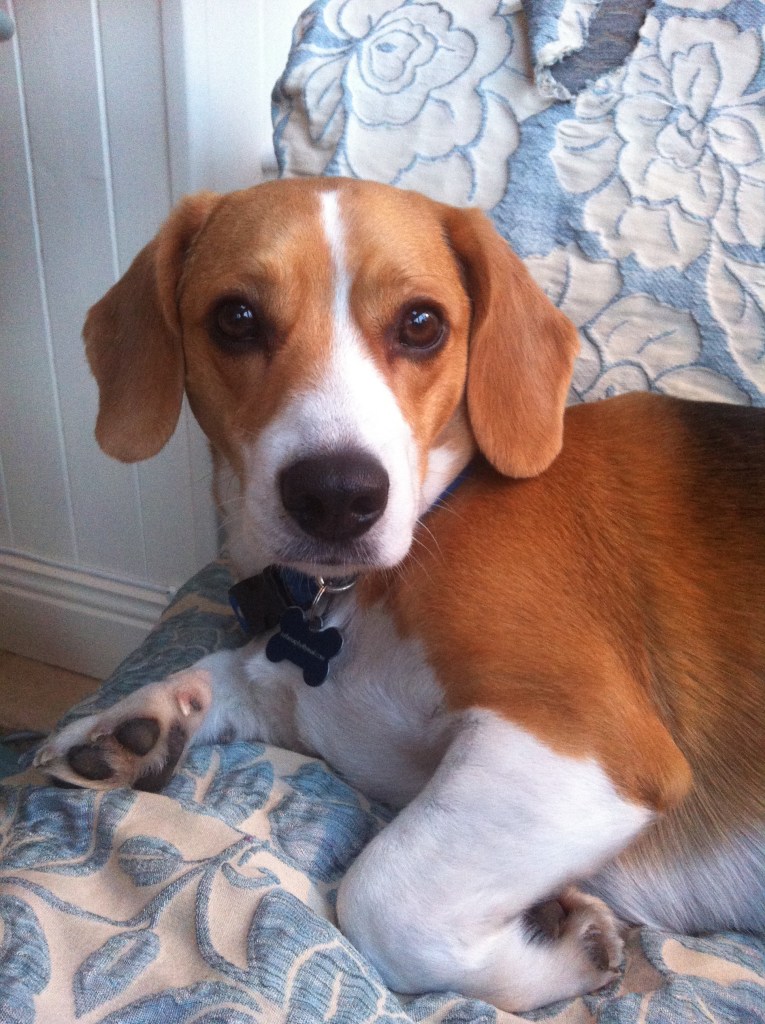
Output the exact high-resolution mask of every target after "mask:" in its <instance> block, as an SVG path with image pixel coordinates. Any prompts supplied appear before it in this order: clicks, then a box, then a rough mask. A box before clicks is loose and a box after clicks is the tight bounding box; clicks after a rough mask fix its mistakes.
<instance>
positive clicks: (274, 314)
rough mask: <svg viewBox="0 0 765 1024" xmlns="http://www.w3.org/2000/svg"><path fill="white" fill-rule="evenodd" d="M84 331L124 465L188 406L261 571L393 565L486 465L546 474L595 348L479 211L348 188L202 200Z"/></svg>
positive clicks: (112, 446) (342, 184)
mask: <svg viewBox="0 0 765 1024" xmlns="http://www.w3.org/2000/svg"><path fill="white" fill-rule="evenodd" d="M84 334H85V341H86V349H87V354H88V359H89V361H90V365H91V368H92V370H93V373H94V374H95V377H96V379H97V381H98V385H99V389H100V407H99V414H98V422H97V427H96V436H97V438H98V441H99V443H100V445H101V447H102V448H103V449H104V451H106V452H107V453H108V454H110V455H113V456H115V457H116V458H118V459H122V460H123V461H128V462H130V461H135V460H138V459H144V458H148V457H149V456H151V455H153V454H155V453H156V452H157V451H159V450H160V448H162V446H163V445H164V444H165V443H166V442H167V440H168V439H169V437H170V435H171V434H172V432H173V430H174V428H175V425H176V422H177V419H178V415H179V412H180V408H181V402H182V398H183V393H184V389H185V391H186V394H187V395H188V399H189V402H190V404H191V407H192V409H193V411H194V414H195V416H196V417H197V419H198V420H199V423H200V424H201V426H202V429H203V430H204V431H205V433H206V434H207V436H208V437H209V439H210V442H211V444H212V447H213V451H214V453H215V457H216V466H217V472H218V486H217V491H218V497H219V500H220V502H221V505H222V506H223V512H224V515H225V516H226V518H227V519H228V521H229V544H230V547H231V550H232V554H233V556H234V558H235V561H236V562H237V565H238V568H239V570H240V571H241V572H242V573H245V574H249V573H253V572H256V571H259V570H260V569H262V568H263V567H264V566H265V565H267V564H270V563H277V564H281V565H289V566H292V567H294V568H297V569H301V570H303V571H306V572H310V573H312V574H325V575H328V576H339V575H344V574H347V573H350V572H354V571H360V570H363V569H365V568H374V567H389V566H393V565H395V564H396V563H397V562H399V561H400V560H401V559H402V558H403V557H404V555H405V554H406V553H407V551H408V549H409V546H410V544H411V541H412V536H413V531H414V527H415V524H416V521H417V519H418V517H419V516H420V515H421V514H422V513H423V512H424V510H425V509H426V508H428V507H429V505H430V504H431V503H432V502H433V501H435V500H436V499H437V497H438V495H439V494H440V493H441V491H442V490H443V488H444V487H445V486H447V485H448V483H449V482H450V480H451V479H452V478H453V477H454V476H455V475H456V474H457V473H458V472H459V470H460V469H461V468H462V467H463V466H464V465H465V463H466V462H467V461H468V460H469V459H470V457H471V456H472V454H473V453H474V451H475V449H476V448H478V449H480V451H481V452H482V453H483V454H484V455H485V456H486V458H487V459H488V460H489V461H490V462H491V463H492V464H493V465H494V466H495V467H496V469H497V470H498V471H499V472H500V473H503V474H506V475H509V476H516V477H526V476H533V475H536V474H538V473H540V472H542V471H543V470H544V469H545V468H546V467H547V466H548V465H549V464H550V462H552V460H553V459H554V458H555V456H556V455H557V453H558V451H559V450H560V447H561V443H562V429H563V410H564V405H565V399H566V395H567V392H568V386H569V381H570V376H571V371H572V365H573V360H574V357H575V355H576V352H577V349H578V341H577V337H576V331H575V330H574V328H573V325H572V324H571V323H570V322H569V321H568V320H567V319H566V318H565V317H564V316H563V315H562V314H561V313H560V312H558V311H557V310H556V309H555V308H554V307H553V306H552V305H551V304H550V303H549V302H548V300H547V299H546V298H545V296H544V295H543V293H542V292H541V291H540V289H539V288H537V286H536V285H535V284H534V283H533V281H532V280H531V278H530V277H529V275H528V273H527V271H526V270H525V269H524V267H523V264H522V263H521V262H520V260H519V259H518V258H517V257H516V256H514V255H513V253H512V252H511V251H510V250H509V249H508V247H507V245H506V244H505V242H504V241H503V240H502V239H501V238H500V237H499V236H498V235H497V234H496V232H495V231H494V229H493V227H492V226H491V224H490V222H489V221H488V219H487V218H486V217H485V216H484V215H483V214H482V213H480V212H479V211H477V210H458V209H454V208H452V207H448V206H444V205H442V204H440V203H436V202H433V201H431V200H429V199H426V198H425V197H423V196H421V195H418V194H416V193H412V192H404V191H400V190H397V189H394V188H391V187H388V186H384V185H377V184H374V183H371V182H358V181H350V180H345V179H317V180H290V181H282V182H274V183H269V184H265V185H260V186H257V187H255V188H252V189H248V190H246V191H242V192H236V193H232V194H231V195H227V196H218V195H214V194H212V193H202V194H200V195H197V196H192V197H189V198H188V199H186V200H184V201H183V202H182V203H181V204H180V205H179V206H178V207H177V208H176V209H175V211H174V212H173V213H172V215H171V216H170V218H169V220H168V221H167V223H166V224H165V225H164V227H163V228H162V229H161V230H160V232H159V234H158V235H157V237H156V238H155V239H154V240H153V241H152V242H150V243H149V245H147V246H146V248H145V249H143V250H142V252H141V253H139V255H138V256H137V257H136V259H135V261H134V262H133V264H132V266H131V267H130V268H129V270H128V271H127V273H126V274H125V275H124V277H123V278H122V279H121V280H120V281H118V282H117V284H116V285H114V287H113V288H112V289H111V290H110V291H109V292H108V293H107V294H106V295H105V296H104V298H103V299H101V301H100V302H98V303H97V304H96V305H95V306H94V307H93V308H92V309H91V310H90V313H89V314H88V318H87V322H86V324H85V331H84Z"/></svg>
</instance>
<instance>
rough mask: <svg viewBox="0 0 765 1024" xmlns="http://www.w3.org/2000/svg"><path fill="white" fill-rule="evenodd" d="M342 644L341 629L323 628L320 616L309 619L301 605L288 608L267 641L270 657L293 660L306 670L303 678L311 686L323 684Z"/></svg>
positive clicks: (274, 659) (268, 655)
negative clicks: (310, 620) (311, 620)
mask: <svg viewBox="0 0 765 1024" xmlns="http://www.w3.org/2000/svg"><path fill="white" fill-rule="evenodd" d="M342 646H343V638H342V635H341V633H340V630H339V629H335V627H334V626H328V627H327V629H322V628H321V619H318V620H314V621H313V622H309V620H308V618H307V616H306V615H305V614H304V612H302V611H301V610H300V608H294V607H293V608H288V609H287V611H286V612H285V613H284V615H282V618H281V622H280V623H279V632H278V633H274V635H273V636H272V637H271V639H270V640H269V641H268V643H267V644H266V657H267V658H268V660H269V661H274V662H278V661H285V660H287V661H291V662H292V664H293V665H297V667H298V668H301V669H302V670H303V679H304V680H305V681H306V683H308V685H309V686H321V684H322V683H323V682H324V680H325V679H326V678H327V674H328V672H329V662H330V659H331V658H334V656H335V655H336V654H337V653H338V652H339V650H340V648H341V647H342Z"/></svg>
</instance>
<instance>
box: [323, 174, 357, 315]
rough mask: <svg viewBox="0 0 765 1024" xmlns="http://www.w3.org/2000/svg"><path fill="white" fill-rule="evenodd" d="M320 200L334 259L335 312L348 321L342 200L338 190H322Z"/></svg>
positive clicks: (347, 285)
mask: <svg viewBox="0 0 765 1024" xmlns="http://www.w3.org/2000/svg"><path fill="white" fill-rule="evenodd" d="M320 202H321V223H322V227H323V228H324V235H325V237H326V239H327V242H328V243H329V253H330V257H331V259H332V270H333V284H334V303H333V312H334V315H335V320H336V321H338V320H346V321H347V320H349V319H350V310H349V306H348V299H349V296H350V280H349V277H348V270H347V267H346V263H345V233H344V231H343V223H342V219H341V217H340V202H339V199H338V195H337V192H322V194H321V196H320Z"/></svg>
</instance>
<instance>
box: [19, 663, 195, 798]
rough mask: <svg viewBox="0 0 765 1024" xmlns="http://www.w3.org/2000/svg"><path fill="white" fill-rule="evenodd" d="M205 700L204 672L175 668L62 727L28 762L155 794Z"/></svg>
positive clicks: (86, 782)
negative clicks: (166, 675) (168, 674)
mask: <svg viewBox="0 0 765 1024" xmlns="http://www.w3.org/2000/svg"><path fill="white" fill-rule="evenodd" d="M210 703H211V692H210V679H209V674H208V673H207V672H205V671H204V670H194V669H190V670H189V671H188V672H181V673H179V674H178V675H175V676H171V677H170V678H168V679H166V680H164V681H163V682H161V683H153V684H151V685H149V686H145V687H143V688H142V689H140V690H137V691H136V692H135V693H133V694H131V695H130V696H129V697H126V698H125V699H124V700H122V701H120V702H119V703H118V704H115V706H114V707H112V708H109V709H108V710H106V711H103V712H100V713H98V714H95V715H89V716H87V717H86V718H81V719H78V720H77V721H75V722H72V723H70V724H69V725H67V726H65V727H64V728H63V729H62V730H61V731H60V732H58V733H56V734H54V735H53V736H51V737H50V739H48V740H47V741H46V742H45V743H44V744H43V746H42V747H41V748H40V749H39V750H38V752H37V754H36V756H35V759H34V762H33V763H34V766H35V767H36V768H39V769H40V770H41V771H42V772H44V773H45V774H46V775H50V776H52V777H53V778H55V779H58V780H60V781H62V782H66V783H70V784H73V785H75V786H86V787H89V788H92V789H116V788H118V787H120V786H129V787H132V788H133V789H141V790H147V791H149V792H152V793H156V792H159V790H161V789H162V788H163V787H164V786H165V785H167V783H168V781H169V780H170V778H171V776H172V774H173V772H174V771H175V769H176V768H177V767H178V765H179V764H180V763H181V761H182V759H183V757H184V755H185V753H186V750H187V749H188V746H189V743H190V741H191V738H192V736H193V735H194V733H196V732H197V731H198V729H199V727H200V725H201V724H202V721H203V719H204V717H205V715H206V714H207V712H208V710H209V708H210Z"/></svg>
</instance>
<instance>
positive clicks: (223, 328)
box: [210, 299, 267, 352]
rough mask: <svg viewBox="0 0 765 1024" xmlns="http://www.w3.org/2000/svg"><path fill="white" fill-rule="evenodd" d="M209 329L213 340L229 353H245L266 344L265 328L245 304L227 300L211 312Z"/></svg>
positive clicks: (250, 307) (253, 311)
mask: <svg viewBox="0 0 765 1024" xmlns="http://www.w3.org/2000/svg"><path fill="white" fill-rule="evenodd" d="M210 329H211V334H212V336H213V339H214V340H215V341H216V342H217V343H218V344H219V345H220V346H221V347H222V348H224V349H227V350H228V351H230V352H240V351H246V350H247V349H250V348H253V347H255V346H257V347H261V346H262V345H264V344H265V342H266V334H267V331H266V326H265V324H264V322H263V320H262V318H261V317H259V316H258V315H257V313H256V312H255V310H254V309H253V308H252V306H250V305H249V304H248V303H246V302H242V301H241V300H239V299H227V300H226V301H224V302H221V303H220V304H219V305H218V306H216V307H215V309H214V310H213V312H212V316H211V322H210Z"/></svg>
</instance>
